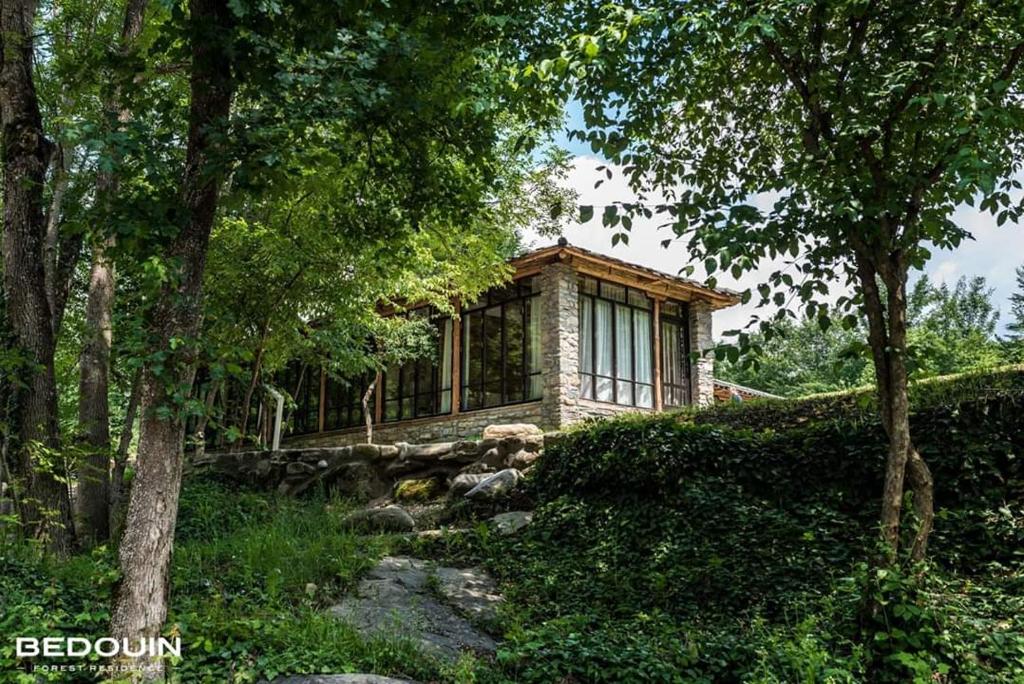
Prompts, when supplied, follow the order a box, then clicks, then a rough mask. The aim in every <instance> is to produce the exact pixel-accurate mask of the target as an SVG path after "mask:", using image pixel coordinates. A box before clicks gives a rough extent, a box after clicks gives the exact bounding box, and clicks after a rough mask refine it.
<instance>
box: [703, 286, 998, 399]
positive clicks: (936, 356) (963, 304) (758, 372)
mask: <svg viewBox="0 0 1024 684" xmlns="http://www.w3.org/2000/svg"><path fill="white" fill-rule="evenodd" d="M992 293H993V290H992V288H990V287H988V285H987V283H986V280H985V278H984V277H983V276H976V277H974V278H971V279H968V278H966V277H962V278H960V279H959V280H958V281H957V282H956V284H955V285H954V286H953V287H952V288H950V287H949V286H947V285H945V284H943V285H940V286H936V285H934V284H933V283H932V281H931V279H929V278H928V276H927V275H922V276H921V277H919V278H918V279H917V280H916V281H914V284H913V286H912V287H911V288H910V292H909V294H908V296H907V326H908V331H907V339H908V344H907V355H908V359H909V364H908V365H909V371H910V375H911V377H912V378H915V379H917V378H925V377H932V376H936V375H947V374H950V373H961V372H964V371H970V370H977V369H982V368H991V367H993V366H996V365H999V364H1001V363H1005V362H1006V361H1007V359H1006V354H1005V353H1004V351H1003V349H1002V348H1001V345H1000V344H999V341H998V340H997V339H996V337H995V328H996V323H997V321H998V319H999V312H998V311H997V310H996V308H995V305H994V304H993V303H992ZM866 327H867V322H866V321H864V320H862V317H858V321H857V324H856V325H855V326H854V327H851V328H845V327H843V326H825V327H824V328H823V327H822V326H821V325H820V323H819V321H818V320H817V319H811V318H801V319H800V320H796V321H794V320H793V319H791V318H789V317H787V318H785V319H783V320H781V321H778V322H776V324H775V325H774V326H773V328H772V330H771V331H769V333H770V334H762V333H760V332H755V333H752V334H751V335H750V354H749V355H748V356H747V357H745V358H743V359H742V360H739V361H737V362H735V363H732V362H729V361H727V360H726V361H722V362H719V363H717V364H716V365H715V374H716V377H722V378H724V379H726V380H733V381H735V382H738V383H741V384H745V385H750V386H751V387H754V388H757V389H764V390H767V391H769V392H772V393H775V394H780V395H783V396H803V395H807V394H814V393H817V392H830V391H835V390H843V389H850V388H853V387H858V386H861V385H866V384H868V383H870V382H871V379H872V378H871V376H870V372H869V370H870V369H869V366H870V363H871V362H870V359H869V354H868V351H869V350H867V349H866V345H865V344H864V339H865V334H864V333H865V329H866Z"/></svg>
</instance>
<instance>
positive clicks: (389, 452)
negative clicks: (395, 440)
mask: <svg viewBox="0 0 1024 684" xmlns="http://www.w3.org/2000/svg"><path fill="white" fill-rule="evenodd" d="M398 453H399V451H398V447H396V446H395V445H394V444H382V445H381V447H380V458H381V460H385V459H394V458H398Z"/></svg>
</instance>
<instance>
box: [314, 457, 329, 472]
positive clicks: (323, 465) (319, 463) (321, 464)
mask: <svg viewBox="0 0 1024 684" xmlns="http://www.w3.org/2000/svg"><path fill="white" fill-rule="evenodd" d="M316 467H317V468H319V469H320V470H327V461H325V460H324V459H322V458H321V459H320V460H319V461H317V462H316Z"/></svg>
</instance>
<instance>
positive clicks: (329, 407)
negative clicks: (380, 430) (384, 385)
mask: <svg viewBox="0 0 1024 684" xmlns="http://www.w3.org/2000/svg"><path fill="white" fill-rule="evenodd" d="M372 380H373V376H372V375H368V376H366V377H362V378H354V379H352V380H348V379H345V380H339V379H335V378H332V377H331V376H329V375H328V376H327V386H326V387H325V388H324V403H325V406H324V430H341V429H343V428H350V427H356V426H361V425H364V424H365V421H364V419H363V393H364V392H365V391H366V388H367V387H369V386H370V382H371V381H372ZM370 413H371V414H372V413H373V401H372V399H371V402H370Z"/></svg>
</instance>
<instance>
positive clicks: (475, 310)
mask: <svg viewBox="0 0 1024 684" xmlns="http://www.w3.org/2000/svg"><path fill="white" fill-rule="evenodd" d="M539 282H540V281H539V279H538V278H537V276H535V275H529V276H524V277H522V278H519V279H517V280H514V281H513V282H511V283H509V284H508V285H507V286H505V287H503V288H494V289H491V290H488V291H487V292H485V293H484V294H483V295H481V296H480V298H479V299H478V300H477V301H475V302H473V303H472V304H470V305H468V306H464V307H462V309H461V311H460V316H459V325H460V326H461V329H460V338H461V341H462V344H461V348H460V350H459V359H458V363H459V364H460V365H459V368H460V373H459V411H460V412H466V413H468V412H470V411H483V410H486V409H492V408H497V407H499V406H515V405H517V404H526V403H529V402H532V401H539V400H541V399H542V398H543V383H541V386H540V392H538V394H537V396H533V395H531V393H530V388H531V385H532V384H533V382H532V381H533V378H540V377H543V363H542V364H541V365H540V366H538V368H537V369H536V370H534V371H531V370H530V353H529V351H530V345H529V340H530V320H531V318H533V317H537V325H538V326H540V324H541V321H540V318H539V316H540V315H541V312H540V301H541V300H540V294H541V293H540V289H539V288H538V285H539ZM526 285H528V287H524V286H526ZM510 290H514V293H513V294H509V291H510ZM528 302H529V304H528ZM510 304H516V305H519V306H520V308H521V317H520V319H521V324H522V334H521V340H520V342H521V344H522V361H521V363H520V366H521V367H520V369H519V370H520V372H521V387H519V388H518V389H519V390H520V392H521V398H520V399H512V400H510V399H509V396H510V392H509V374H508V373H506V372H505V370H506V368H508V352H509V349H508V341H509V334H508V333H509V331H508V323H507V317H506V310H507V309H508V307H509V305H510ZM494 307H499V308H500V312H499V316H498V317H497V318H498V320H500V321H501V323H500V328H501V329H500V335H501V341H500V343H499V348H500V354H499V358H498V366H497V367H498V368H499V369H500V376H501V389H500V391H499V396H500V398H499V401H498V403H495V404H488V403H487V401H486V396H487V393H486V387H487V385H488V384H489V383H488V382H487V376H488V367H489V365H488V364H489V361H490V359H489V358H488V354H487V344H486V340H487V331H488V325H487V322H488V320H489V317H488V316H487V314H486V312H487V310H488V309H492V308H494ZM527 312H529V315H528V313H527ZM474 316H476V317H478V320H479V322H480V326H479V330H480V332H479V333H477V334H478V335H479V337H480V339H481V340H483V343H482V345H481V352H482V353H481V357H480V359H479V363H480V377H479V378H478V379H476V382H470V377H469V376H470V360H469V354H470V352H471V347H472V345H471V344H468V343H467V340H470V337H469V328H470V321H471V319H472V318H473V317H474ZM538 337H539V336H538ZM474 339H475V338H474ZM537 343H538V345H539V344H540V340H539V339H538V340H537ZM471 391H472V392H479V397H480V402H479V405H473V406H471V405H470V400H471V395H470V392H471Z"/></svg>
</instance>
